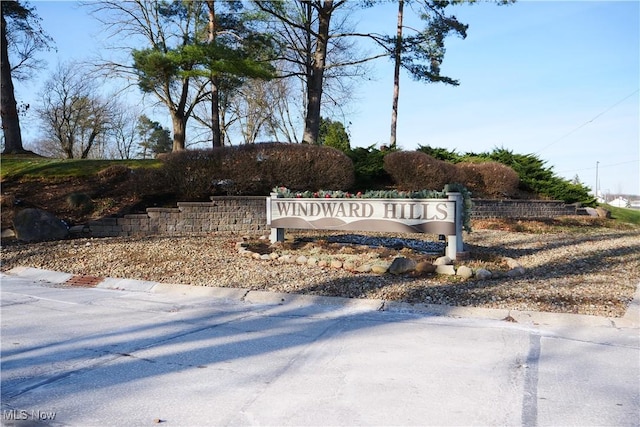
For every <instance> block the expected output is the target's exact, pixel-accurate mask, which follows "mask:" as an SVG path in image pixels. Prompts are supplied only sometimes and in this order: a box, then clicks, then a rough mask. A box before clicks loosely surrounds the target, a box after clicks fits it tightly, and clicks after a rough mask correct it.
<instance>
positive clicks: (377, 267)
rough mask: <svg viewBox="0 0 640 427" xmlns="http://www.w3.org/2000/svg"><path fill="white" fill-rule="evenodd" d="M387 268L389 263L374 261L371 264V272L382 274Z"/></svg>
mask: <svg viewBox="0 0 640 427" xmlns="http://www.w3.org/2000/svg"><path fill="white" fill-rule="evenodd" d="M387 270H389V264H387V263H375V264H373V265H372V266H371V272H372V273H373V274H384V273H386V272H387Z"/></svg>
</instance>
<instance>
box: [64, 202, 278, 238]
mask: <svg viewBox="0 0 640 427" xmlns="http://www.w3.org/2000/svg"><path fill="white" fill-rule="evenodd" d="M74 231H76V232H79V233H82V234H84V235H89V236H93V237H115V236H144V235H151V234H181V233H211V232H216V231H227V232H236V233H242V234H264V233H268V231H269V227H268V226H267V212H266V198H265V197H212V198H211V202H179V203H178V206H177V207H176V208H148V209H147V213H145V214H133V215H124V216H123V217H120V218H102V219H99V220H95V221H90V222H89V223H88V224H86V225H84V226H82V229H76V230H74Z"/></svg>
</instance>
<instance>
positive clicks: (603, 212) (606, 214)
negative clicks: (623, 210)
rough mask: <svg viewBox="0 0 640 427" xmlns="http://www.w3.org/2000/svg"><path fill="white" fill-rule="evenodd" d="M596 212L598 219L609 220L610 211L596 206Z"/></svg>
mask: <svg viewBox="0 0 640 427" xmlns="http://www.w3.org/2000/svg"><path fill="white" fill-rule="evenodd" d="M596 211H597V212H598V216H599V217H600V218H611V211H609V210H607V209H605V208H602V207H600V206H598V207H597V208H596Z"/></svg>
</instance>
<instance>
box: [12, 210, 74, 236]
mask: <svg viewBox="0 0 640 427" xmlns="http://www.w3.org/2000/svg"><path fill="white" fill-rule="evenodd" d="M13 228H14V230H15V233H16V238H17V239H18V240H21V241H23V242H42V241H47V240H60V239H64V238H66V237H67V236H68V235H69V227H67V224H65V223H64V221H62V220H61V219H59V218H57V217H56V216H54V215H53V214H51V213H49V212H46V211H43V210H42V209H31V208H29V209H23V210H21V211H20V212H18V213H17V214H16V216H15V218H14V219H13Z"/></svg>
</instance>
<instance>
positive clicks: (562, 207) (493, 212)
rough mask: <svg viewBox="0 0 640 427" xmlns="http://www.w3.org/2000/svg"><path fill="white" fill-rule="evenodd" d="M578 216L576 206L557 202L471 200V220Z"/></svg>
mask: <svg viewBox="0 0 640 427" xmlns="http://www.w3.org/2000/svg"><path fill="white" fill-rule="evenodd" d="M565 215H578V206H577V205H567V204H566V203H564V202H562V201H558V200H491V199H473V209H472V210H471V218H473V219H488V218H555V217H558V216H565Z"/></svg>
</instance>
